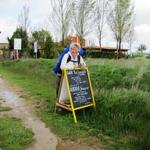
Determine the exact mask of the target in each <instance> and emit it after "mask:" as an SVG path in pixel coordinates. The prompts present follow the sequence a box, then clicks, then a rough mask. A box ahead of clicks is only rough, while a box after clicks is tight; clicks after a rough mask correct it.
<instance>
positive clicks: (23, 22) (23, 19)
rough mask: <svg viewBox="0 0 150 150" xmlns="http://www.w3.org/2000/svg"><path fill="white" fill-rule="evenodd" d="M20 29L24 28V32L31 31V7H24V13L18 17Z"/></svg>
mask: <svg viewBox="0 0 150 150" xmlns="http://www.w3.org/2000/svg"><path fill="white" fill-rule="evenodd" d="M18 23H19V27H20V28H22V29H23V30H24V31H26V32H28V31H29V26H30V20H29V7H28V6H27V5H24V6H23V8H22V11H21V13H20V15H19V17H18Z"/></svg>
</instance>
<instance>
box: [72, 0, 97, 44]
mask: <svg viewBox="0 0 150 150" xmlns="http://www.w3.org/2000/svg"><path fill="white" fill-rule="evenodd" d="M94 3H95V2H94V0H76V1H75V2H74V9H73V12H72V16H73V17H72V20H73V26H74V30H75V33H76V35H77V36H79V38H80V44H81V45H82V40H83V39H84V38H85V37H86V36H87V35H88V34H89V33H90V32H91V31H92V29H93V25H94V14H93V9H94Z"/></svg>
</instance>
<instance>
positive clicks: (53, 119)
mask: <svg viewBox="0 0 150 150" xmlns="http://www.w3.org/2000/svg"><path fill="white" fill-rule="evenodd" d="M55 61H56V60H45V59H39V60H21V61H18V62H3V63H2V64H1V67H2V72H3V74H5V75H6V76H7V77H9V78H11V79H12V80H14V81H15V82H17V83H19V84H21V85H23V86H24V87H25V88H26V89H27V90H28V91H30V92H31V94H32V95H33V96H34V97H36V103H37V104H38V108H39V109H38V110H39V112H40V115H41V117H42V119H43V120H44V121H45V122H47V124H49V125H50V126H52V127H53V129H54V130H57V132H58V133H59V134H61V135H62V136H63V137H64V138H73V139H74V138H77V137H79V134H81V135H82V134H84V135H85V136H89V135H93V136H96V137H97V138H100V139H101V138H102V135H106V136H110V137H112V138H113V139H114V143H115V144H113V146H115V147H116V149H120V150H123V149H129V150H134V149H137V150H147V149H150V145H149V143H150V141H149V139H150V137H149V134H148V133H150V132H149V129H150V121H149V120H150V94H149V91H150V84H149V81H150V71H149V70H150V61H148V60H146V59H144V60H143V59H138V60H134V59H132V60H123V59H122V60H107V59H88V60H86V62H87V64H88V66H89V70H90V73H91V78H92V83H93V89H94V93H95V100H96V107H97V108H96V111H93V110H92V109H87V110H83V111H79V112H78V113H77V118H78V120H79V123H78V124H77V125H74V124H73V122H72V115H71V114H68V113H63V114H61V115H60V114H54V113H53V112H54V106H55V101H56V99H55V75H54V74H53V73H52V71H51V70H52V67H53V66H54V64H55ZM41 99H42V101H41Z"/></svg>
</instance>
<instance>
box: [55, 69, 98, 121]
mask: <svg viewBox="0 0 150 150" xmlns="http://www.w3.org/2000/svg"><path fill="white" fill-rule="evenodd" d="M65 102H67V103H68V102H69V105H65ZM91 106H93V107H94V108H95V100H94V94H93V89H92V84H91V80H90V75H89V71H88V68H87V67H86V68H84V69H83V68H82V69H81V68H76V69H66V70H64V71H63V74H62V77H61V82H60V87H59V93H58V102H57V103H56V107H62V108H64V109H67V110H69V111H72V113H73V118H74V122H75V123H77V118H76V114H75V111H76V110H80V109H84V108H87V107H91Z"/></svg>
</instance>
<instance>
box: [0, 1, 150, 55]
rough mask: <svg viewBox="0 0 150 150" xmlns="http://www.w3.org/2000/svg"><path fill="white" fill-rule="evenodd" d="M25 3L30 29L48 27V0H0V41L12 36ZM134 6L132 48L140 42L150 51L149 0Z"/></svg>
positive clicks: (110, 41) (136, 2) (110, 40)
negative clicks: (27, 8)
mask: <svg viewBox="0 0 150 150" xmlns="http://www.w3.org/2000/svg"><path fill="white" fill-rule="evenodd" d="M25 4H27V6H28V7H29V9H30V11H29V19H30V27H31V30H33V29H38V28H45V29H49V23H48V16H49V14H50V0H0V31H1V34H0V43H5V42H7V37H11V36H12V34H13V32H14V31H15V29H16V27H17V26H18V16H19V15H20V13H21V10H22V8H23V6H24V5H25ZM134 7H135V27H134V29H135V35H134V42H133V50H134V51H135V50H136V49H137V47H138V46H139V45H140V44H145V45H146V46H147V52H150V0H134ZM91 37H92V40H93V41H96V36H91ZM106 37H107V38H106V39H105V40H104V45H105V46H113V44H114V41H113V40H112V37H111V38H110V36H106ZM89 39H90V38H89ZM90 40H91V39H90ZM124 48H127V46H126V45H124Z"/></svg>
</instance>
